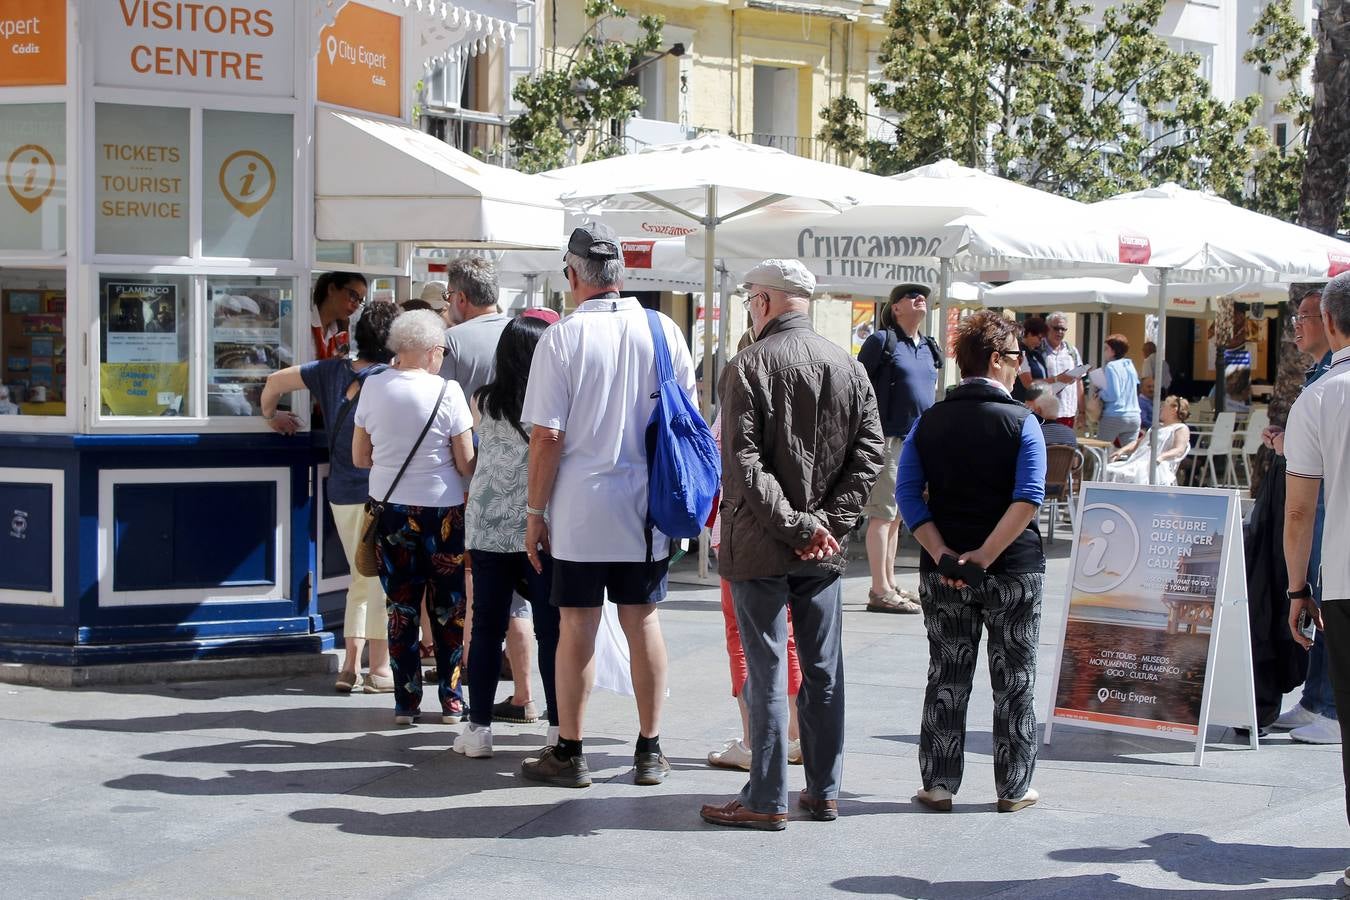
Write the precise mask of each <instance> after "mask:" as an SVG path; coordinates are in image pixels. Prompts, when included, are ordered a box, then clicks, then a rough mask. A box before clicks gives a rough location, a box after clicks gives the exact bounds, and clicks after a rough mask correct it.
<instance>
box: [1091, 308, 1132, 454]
mask: <svg viewBox="0 0 1350 900" xmlns="http://www.w3.org/2000/svg"><path fill="white" fill-rule="evenodd" d="M1106 352H1107V353H1109V354H1110V355H1111V360H1110V361H1109V362H1108V363H1107V364H1106V365H1105V366H1104V367H1103V368H1102V369H1100V370H1098V371H1100V372H1101V377H1100V379H1098V378H1095V377H1094V378H1093V384H1094V385H1096V386H1097V395H1098V396H1099V397H1101V399H1102V420H1101V422H1100V423H1099V424H1098V426H1097V438H1098V439H1099V440H1103V441H1110V442H1111V443H1113V444H1115V445H1116V446H1117V447H1120V446H1123V445H1125V444H1128V443H1130V442H1131V441H1133V440H1134V439H1135V438H1137V437H1138V436H1139V373H1138V372H1136V371H1135V370H1134V363H1132V362H1130V356H1129V354H1130V341H1129V339H1128V338H1127V337H1125V335H1123V334H1112V335H1108V336H1107V338H1106ZM1096 374H1097V373H1096V372H1094V373H1093V375H1094V376H1095V375H1096Z"/></svg>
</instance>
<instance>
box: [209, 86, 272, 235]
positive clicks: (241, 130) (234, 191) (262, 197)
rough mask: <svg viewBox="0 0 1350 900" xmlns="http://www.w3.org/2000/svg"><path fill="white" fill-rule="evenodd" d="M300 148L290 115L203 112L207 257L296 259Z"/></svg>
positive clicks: (219, 111) (221, 111)
mask: <svg viewBox="0 0 1350 900" xmlns="http://www.w3.org/2000/svg"><path fill="white" fill-rule="evenodd" d="M294 146H295V139H294V134H293V128H292V119H291V117H290V116H289V115H273V114H269V113H246V112H228V111H225V110H218V109H208V110H205V111H204V112H203V113H202V155H203V162H202V172H203V177H202V182H203V183H202V255H204V256H221V257H234V258H252V259H290V258H291V252H292V251H291V247H292V237H293V235H292V227H291V226H292V221H293V217H292V209H293V206H294V202H295V201H294V194H295V191H294V179H293V167H292V164H291V162H292V159H293V157H294V156H295V153H294V150H293V148H294Z"/></svg>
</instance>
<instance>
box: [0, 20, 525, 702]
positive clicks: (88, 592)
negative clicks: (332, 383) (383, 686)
mask: <svg viewBox="0 0 1350 900" xmlns="http://www.w3.org/2000/svg"><path fill="white" fill-rule="evenodd" d="M516 6H517V4H516V3H515V2H514V0H468V3H467V4H461V3H453V4H452V3H446V2H441V0H223V2H221V3H182V2H150V0H5V2H4V3H3V4H0V181H2V182H3V183H0V384H3V385H4V391H3V392H2V393H0V513H3V515H0V662H3V663H21V664H32V665H34V666H64V667H84V666H88V665H90V664H101V663H139V662H147V661H159V660H182V659H200V658H206V657H239V656H245V655H250V654H253V655H257V654H273V655H275V654H280V655H295V656H304V655H310V656H313V655H314V654H317V653H318V652H319V651H321V650H322V649H323V648H325V647H328V646H331V643H332V636H331V634H329V633H328V631H327V630H326V628H325V623H324V620H323V617H322V615H321V614H320V612H319V608H318V605H317V603H316V597H317V595H318V593H319V591H320V589H321V588H323V587H330V588H331V587H338V586H340V585H341V576H342V572H343V569H344V568H345V562H344V561H343V559H342V556H341V553H340V551H338V552H337V553H336V554H334V553H333V552H331V549H332V548H331V545H330V552H328V553H325V552H324V550H325V547H324V542H323V541H322V540H320V539H319V538H318V535H320V534H321V533H322V531H321V518H320V517H321V515H322V510H323V509H324V507H325V504H324V503H323V499H322V496H323V474H324V466H323V464H322V463H323V456H324V450H323V449H321V448H323V447H324V443H323V440H322V438H321V437H317V438H316V439H313V440H311V439H309V438H304V439H294V438H292V439H286V438H282V437H280V436H278V435H275V434H273V433H271V432H270V431H269V430H268V429H267V428H266V425H265V423H264V422H263V421H262V420H261V419H260V418H259V417H258V412H259V409H258V400H259V392H260V389H261V384H262V381H263V379H265V377H266V376H267V374H268V373H270V372H272V371H275V370H276V369H278V368H281V367H284V366H287V365H291V364H293V363H296V362H302V361H304V360H305V359H307V358H309V354H310V353H312V349H311V346H310V345H311V343H312V342H311V341H310V340H309V328H310V324H311V323H310V314H311V304H310V299H309V295H310V284H311V278H312V275H313V273H314V272H315V271H316V270H322V269H332V268H349V269H357V270H360V271H363V272H365V273H367V274H372V273H375V274H384V275H386V276H390V275H395V274H402V273H404V272H405V268H404V265H405V260H406V256H407V253H408V252H409V247H408V245H404V244H398V243H395V242H386V243H382V244H365V245H363V244H361V243H359V242H352V243H346V244H342V243H338V244H332V243H325V242H321V241H318V240H316V237H315V228H314V205H315V196H314V187H313V185H314V177H315V175H314V173H315V168H316V161H317V160H320V159H322V158H323V155H324V154H341V153H343V152H345V151H344V148H343V147H341V146H331V145H328V146H326V145H324V143H323V142H322V141H321V140H319V139H318V138H317V136H316V126H315V122H316V117H318V116H320V115H325V114H329V115H331V111H332V110H337V111H340V112H342V113H344V114H347V115H352V116H359V117H365V118H367V119H372V120H376V121H380V122H386V123H395V124H405V125H406V124H408V123H409V122H410V121H411V117H412V114H413V101H414V98H415V96H416V94H415V90H416V84H417V82H418V80H419V79H420V78H421V77H422V75H423V73H424V70H425V67H426V66H427V65H429V64H430V63H431V62H433V61H434V60H437V59H444V58H446V57H447V56H451V57H458V56H461V55H467V54H476V53H480V52H484V51H486V50H488V49H489V48H491V47H495V46H503V45H505V44H506V43H508V42H510V41H511V40H512V39H513V37H514V32H515V24H516V22H517V15H518V13H517V9H516ZM3 394H7V395H8V397H7V399H6V397H4V396H3ZM293 402H294V404H295V408H297V409H301V410H307V409H308V403H309V401H308V398H307V397H304V396H298V397H296V398H293ZM334 557H336V558H335V559H334ZM325 576H330V577H329V578H328V579H327V580H325ZM20 668H21V667H20ZM18 671H19V669H17V668H16V667H14V666H0V677H9V678H20V677H24V676H23V675H22V674H16V672H18ZM76 680H78V679H76Z"/></svg>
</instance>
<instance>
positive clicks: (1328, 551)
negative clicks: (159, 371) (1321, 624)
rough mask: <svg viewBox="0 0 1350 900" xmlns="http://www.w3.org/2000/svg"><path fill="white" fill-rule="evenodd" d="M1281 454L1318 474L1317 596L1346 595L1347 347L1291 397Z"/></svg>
mask: <svg viewBox="0 0 1350 900" xmlns="http://www.w3.org/2000/svg"><path fill="white" fill-rule="evenodd" d="M1284 457H1285V462H1286V469H1285V471H1287V472H1288V473H1289V474H1290V475H1298V476H1301V477H1303V478H1321V479H1322V494H1323V497H1324V498H1325V500H1326V516H1327V517H1326V522H1325V523H1324V524H1323V526H1322V600H1323V601H1327V600H1350V554H1348V553H1346V552H1345V535H1346V534H1347V533H1350V467H1348V466H1347V465H1346V461H1347V460H1350V347H1346V348H1344V349H1342V350H1338V351H1337V352H1336V354H1335V355H1334V356H1332V358H1331V369H1330V370H1329V371H1328V372H1327V373H1326V374H1325V375H1323V376H1322V377H1321V378H1319V379H1317V380H1316V381H1314V382H1313V383H1312V384H1310V385H1308V386H1307V387H1305V388H1304V389H1303V393H1301V394H1299V395H1298V399H1297V400H1295V401H1294V406H1293V408H1292V409H1290V410H1289V422H1288V425H1287V428H1286V430H1285V433H1284Z"/></svg>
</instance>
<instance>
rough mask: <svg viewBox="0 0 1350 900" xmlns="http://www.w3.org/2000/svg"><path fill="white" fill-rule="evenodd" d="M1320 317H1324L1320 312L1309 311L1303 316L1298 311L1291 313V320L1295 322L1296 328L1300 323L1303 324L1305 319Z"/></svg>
mask: <svg viewBox="0 0 1350 900" xmlns="http://www.w3.org/2000/svg"><path fill="white" fill-rule="evenodd" d="M1320 318H1322V316H1321V315H1320V314H1319V313H1309V314H1308V315H1306V316H1301V315H1299V314H1298V313H1291V314H1290V316H1289V321H1290V322H1292V323H1293V325H1294V327H1295V328H1297V327H1299V325H1302V324H1303V320H1304V319H1320Z"/></svg>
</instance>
